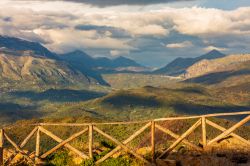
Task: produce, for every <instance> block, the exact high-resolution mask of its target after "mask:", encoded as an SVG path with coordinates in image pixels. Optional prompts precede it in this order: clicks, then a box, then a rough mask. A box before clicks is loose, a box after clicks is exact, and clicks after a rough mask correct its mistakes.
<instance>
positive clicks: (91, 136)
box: [89, 125, 93, 159]
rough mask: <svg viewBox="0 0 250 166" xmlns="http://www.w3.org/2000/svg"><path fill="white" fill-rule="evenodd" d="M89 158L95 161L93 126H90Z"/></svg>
mask: <svg viewBox="0 0 250 166" xmlns="http://www.w3.org/2000/svg"><path fill="white" fill-rule="evenodd" d="M89 158H90V159H93V125H89Z"/></svg>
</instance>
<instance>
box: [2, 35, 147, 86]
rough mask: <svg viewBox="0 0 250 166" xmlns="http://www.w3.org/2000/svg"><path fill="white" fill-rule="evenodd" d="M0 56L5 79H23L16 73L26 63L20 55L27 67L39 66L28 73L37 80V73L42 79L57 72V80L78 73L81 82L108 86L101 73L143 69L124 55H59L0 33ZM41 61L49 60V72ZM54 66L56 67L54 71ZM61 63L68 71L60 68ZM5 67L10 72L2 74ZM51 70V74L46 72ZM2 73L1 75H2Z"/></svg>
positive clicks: (40, 46) (76, 52) (74, 53)
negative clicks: (110, 57)
mask: <svg viewBox="0 0 250 166" xmlns="http://www.w3.org/2000/svg"><path fill="white" fill-rule="evenodd" d="M0 55H1V59H0V61H1V62H0V64H1V66H0V75H2V77H0V78H1V79H3V78H4V80H8V78H7V76H10V78H9V81H10V80H11V78H12V79H13V78H22V79H21V80H23V79H24V78H27V77H23V76H22V74H20V71H21V70H22V65H27V63H26V62H24V61H22V60H23V59H25V58H24V57H28V58H27V60H28V59H29V60H31V59H32V60H31V61H30V62H31V63H30V65H29V66H30V67H31V66H32V67H31V68H35V67H36V65H37V66H39V67H38V68H39V72H41V74H38V75H36V74H37V73H32V72H31V73H32V74H31V75H33V76H35V75H36V76H35V77H36V79H38V77H39V75H40V77H41V78H42V77H46V76H47V77H51V76H53V74H55V73H57V74H58V75H57V76H55V78H58V79H59V80H60V79H62V78H61V77H59V75H61V76H63V77H65V78H66V77H68V78H71V76H70V75H68V76H67V74H72V73H78V74H80V75H81V76H79V77H80V78H86V79H87V80H88V81H86V80H85V79H82V81H83V83H84V84H86V83H87V82H88V84H91V83H94V84H102V85H108V84H107V83H106V81H105V80H104V79H103V78H102V76H101V74H102V73H107V72H108V73H109V72H111V73H113V72H127V71H129V72H130V71H136V70H143V69H144V68H145V67H143V66H142V65H140V64H138V63H136V62H135V61H133V60H131V59H128V58H125V57H118V58H115V59H109V58H105V57H100V58H93V57H91V56H89V55H88V54H86V53H84V52H83V51H79V50H76V51H73V52H70V53H67V54H62V55H59V54H56V53H53V52H51V51H50V50H48V49H47V48H45V47H44V46H43V45H41V44H40V43H37V42H31V41H27V40H23V39H19V38H15V37H9V36H1V35H0ZM13 56H16V61H13V60H14V59H15V58H14V57H13ZM21 59H22V60H21ZM38 59H39V60H38ZM43 62H48V63H50V64H51V70H53V71H50V69H49V66H46V65H45V66H44V67H47V69H48V72H47V71H46V72H45V71H43V70H45V69H43V66H42V65H41V64H42V63H43ZM36 63H38V64H36ZM40 63H41V64H40ZM10 64H12V65H10ZM55 66H59V67H58V70H57V71H56V68H55ZM62 66H63V67H64V68H65V70H67V71H68V72H66V71H64V69H63V68H62ZM52 68H53V69H52ZM7 70H9V73H10V74H7V75H6V72H5V71H7ZM19 70H20V71H19ZM28 70H29V69H28ZM59 70H60V71H59ZM61 71H63V73H64V74H63V73H61ZM51 72H52V75H50V74H51ZM49 73H50V74H49ZM4 74H5V77H3V75H4ZM43 74H44V75H43ZM65 74H66V75H65ZM11 75H15V77H11ZM73 75H74V74H73ZM26 76H27V75H26ZM75 76H76V75H75ZM73 77H74V76H73ZM30 78H31V77H29V81H31V80H32V79H30ZM71 79H72V80H71V81H69V82H77V81H76V80H77V79H76V80H74V79H75V78H71ZM24 80H25V79H24ZM59 80H56V79H55V80H54V81H55V84H56V82H57V81H58V82H61V81H59ZM73 80H74V81H73ZM0 81H1V80H0ZM66 82H67V81H66Z"/></svg>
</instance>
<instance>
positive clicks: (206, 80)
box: [184, 70, 250, 85]
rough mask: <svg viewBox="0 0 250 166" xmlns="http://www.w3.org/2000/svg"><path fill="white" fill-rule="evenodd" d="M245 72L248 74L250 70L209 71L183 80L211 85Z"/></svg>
mask: <svg viewBox="0 0 250 166" xmlns="http://www.w3.org/2000/svg"><path fill="white" fill-rule="evenodd" d="M247 74H250V70H239V71H227V72H218V73H211V74H207V75H204V76H199V77H195V78H191V79H187V80H185V81H184V82H195V83H202V84H206V85H211V84H217V83H220V82H223V81H224V80H226V79H227V78H229V77H233V76H240V75H247Z"/></svg>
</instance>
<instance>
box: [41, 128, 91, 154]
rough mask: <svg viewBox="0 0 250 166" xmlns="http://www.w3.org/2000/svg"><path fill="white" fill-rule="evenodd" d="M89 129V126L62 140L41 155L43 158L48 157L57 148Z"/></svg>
mask: <svg viewBox="0 0 250 166" xmlns="http://www.w3.org/2000/svg"><path fill="white" fill-rule="evenodd" d="M87 131H88V128H86V129H84V130H82V131H80V132H78V133H75V134H73V135H72V136H71V137H69V138H67V139H66V140H64V141H62V142H61V143H59V144H58V145H56V146H55V147H53V148H52V149H50V150H49V151H47V152H46V153H44V154H43V155H41V158H42V159H44V158H46V157H47V156H48V155H50V154H52V153H53V152H55V151H56V150H58V149H59V148H61V147H62V146H64V145H65V144H67V143H69V142H70V141H72V140H73V139H75V138H77V137H79V136H80V135H82V134H84V133H85V132H87Z"/></svg>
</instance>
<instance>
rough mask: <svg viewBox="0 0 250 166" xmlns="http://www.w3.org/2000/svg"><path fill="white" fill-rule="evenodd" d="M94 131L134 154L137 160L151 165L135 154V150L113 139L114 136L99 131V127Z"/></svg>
mask: <svg viewBox="0 0 250 166" xmlns="http://www.w3.org/2000/svg"><path fill="white" fill-rule="evenodd" d="M93 129H94V130H95V131H97V132H98V133H99V134H101V135H103V136H104V137H106V138H108V139H109V140H111V141H113V142H114V143H116V144H117V145H119V146H121V147H122V148H123V149H124V150H126V151H127V152H129V153H131V154H133V155H134V156H135V157H136V158H138V159H140V160H141V161H143V162H145V163H147V164H150V162H149V161H147V160H146V159H144V158H143V157H142V156H140V155H139V154H137V153H135V152H134V151H133V150H131V149H130V148H128V147H127V146H126V145H124V144H123V143H121V142H120V141H118V140H117V139H115V138H113V137H112V136H110V135H108V134H106V133H104V132H103V131H102V130H100V129H98V128H97V127H95V126H94V127H93Z"/></svg>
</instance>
